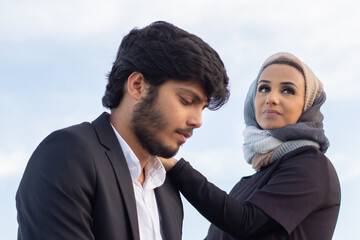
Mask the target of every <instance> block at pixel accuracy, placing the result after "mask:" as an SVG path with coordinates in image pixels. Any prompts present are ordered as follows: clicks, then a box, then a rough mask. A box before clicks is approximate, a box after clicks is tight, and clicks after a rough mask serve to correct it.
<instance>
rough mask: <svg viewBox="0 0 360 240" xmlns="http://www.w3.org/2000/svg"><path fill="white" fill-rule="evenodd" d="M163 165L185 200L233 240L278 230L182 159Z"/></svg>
mask: <svg viewBox="0 0 360 240" xmlns="http://www.w3.org/2000/svg"><path fill="white" fill-rule="evenodd" d="M174 163H175V161H173V160H172V161H169V162H168V163H166V165H167V167H169V169H170V170H169V171H168V174H167V175H168V177H170V178H171V180H172V181H173V182H174V184H175V186H176V187H177V188H178V189H179V190H180V192H181V193H182V194H183V195H184V197H185V198H186V199H187V200H188V201H189V202H190V203H191V204H192V205H193V206H194V207H195V208H196V209H197V210H198V211H199V212H200V213H201V214H202V215H203V216H204V217H205V218H207V219H208V220H209V221H210V222H212V223H213V224H214V225H215V226H217V227H218V228H220V229H221V230H223V231H225V232H226V233H228V234H230V235H232V236H233V237H235V238H239V237H243V236H251V235H255V234H260V233H265V232H268V231H269V230H274V229H278V228H280V227H281V225H280V224H278V223H277V222H276V221H275V220H273V219H272V218H270V217H269V216H268V215H267V214H265V213H264V212H263V211H262V210H261V209H260V208H258V207H256V206H255V205H253V204H251V203H249V202H241V201H239V200H236V199H235V198H233V197H231V196H229V195H228V194H227V193H226V192H225V191H223V190H221V189H219V188H218V187H216V186H215V185H214V184H212V183H210V182H208V181H207V179H206V178H205V177H204V176H203V175H202V174H201V173H199V172H198V171H197V170H195V169H194V168H192V167H191V165H190V164H189V163H188V162H186V161H185V160H183V159H180V161H178V162H177V163H176V164H174Z"/></svg>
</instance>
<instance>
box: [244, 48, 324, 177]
mask: <svg viewBox="0 0 360 240" xmlns="http://www.w3.org/2000/svg"><path fill="white" fill-rule="evenodd" d="M284 61H285V62H290V63H291V62H292V63H295V64H297V65H298V66H299V67H300V68H301V69H302V72H303V74H304V79H305V104H304V109H303V113H302V115H301V116H300V118H299V120H298V122H297V123H296V124H290V125H286V126H284V127H281V128H277V129H273V130H263V129H261V127H260V126H259V124H258V123H257V121H256V117H255V105H254V99H255V95H256V90H257V85H258V79H259V77H260V75H261V73H262V72H263V71H264V69H265V68H266V67H267V66H269V65H271V64H274V63H277V62H284ZM325 99H326V95H325V92H324V91H323V86H322V83H321V82H320V80H319V79H318V78H317V77H316V76H315V74H314V73H313V72H312V71H311V69H310V68H309V67H308V66H307V65H305V64H304V63H303V62H301V61H300V60H299V59H298V58H297V57H295V56H294V55H292V54H290V53H285V52H281V53H276V54H274V55H272V56H270V57H269V58H268V59H266V60H265V62H264V64H263V65H262V67H261V68H260V71H259V74H258V76H257V78H256V79H255V81H254V82H253V83H252V84H251V86H250V88H249V91H248V94H247V97H246V99H245V106H244V119H245V124H246V128H245V130H244V132H243V135H244V138H245V139H244V145H243V150H244V157H245V160H246V161H247V162H248V163H250V164H252V165H253V168H254V169H255V170H259V169H260V168H261V167H263V166H267V165H270V164H272V163H273V162H274V161H276V160H278V159H280V158H281V157H282V156H284V155H285V154H286V153H288V152H291V151H293V150H295V149H297V148H299V147H302V146H314V147H316V148H318V149H320V151H322V152H323V153H325V152H326V150H327V149H328V147H329V141H328V139H327V137H326V136H325V132H324V129H323V123H322V121H323V119H324V117H323V115H322V113H321V112H320V107H321V106H322V105H323V103H324V102H325Z"/></svg>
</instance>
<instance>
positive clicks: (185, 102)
mask: <svg viewBox="0 0 360 240" xmlns="http://www.w3.org/2000/svg"><path fill="white" fill-rule="evenodd" d="M180 100H181V102H182V104H184V105H191V103H192V101H191V99H186V98H183V97H180Z"/></svg>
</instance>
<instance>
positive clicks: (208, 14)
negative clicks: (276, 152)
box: [0, 0, 360, 240]
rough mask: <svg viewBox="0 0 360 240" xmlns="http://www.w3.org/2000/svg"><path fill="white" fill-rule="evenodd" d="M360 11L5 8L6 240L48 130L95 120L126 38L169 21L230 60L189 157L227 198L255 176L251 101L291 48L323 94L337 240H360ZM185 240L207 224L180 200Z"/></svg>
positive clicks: (286, 6) (0, 6) (1, 180)
mask: <svg viewBox="0 0 360 240" xmlns="http://www.w3.org/2000/svg"><path fill="white" fill-rule="evenodd" d="M359 12H360V4H359V3H358V2H357V1H355V0H352V1H351V0H344V1H332V0H327V1H325V0H319V1H310V0H303V1H296V2H294V1H285V0H283V1H280V0H273V1H260V0H255V1H254V0H251V1H250V0H240V1H236V0H234V1H230V0H223V1H215V0H206V1H205V0H198V1H189V0H183V1H174V0H168V1H159V0H155V1H141V0H135V1H130V0H127V1H119V0H118V1H115V0H103V1H95V0H86V1H85V0H62V1H56V0H53V1H45V0H27V1H25V0H15V1H14V0H0V109H1V118H0V126H1V129H0V196H2V197H1V198H0V212H1V217H0V229H1V231H0V232H1V233H0V238H1V239H16V231H17V222H16V209H15V200H14V198H15V192H16V189H17V186H18V184H19V181H20V179H21V175H22V172H23V171H24V168H25V166H26V163H27V160H28V159H29V157H30V155H31V153H32V152H33V150H34V149H35V148H36V146H37V145H38V144H39V143H40V141H41V140H42V139H43V138H44V137H46V136H47V135H48V134H49V133H50V132H52V131H54V130H56V129H59V128H63V127H66V126H69V125H73V124H77V123H79V122H83V121H91V120H93V119H95V118H96V117H97V116H98V115H99V114H100V113H101V112H103V111H104V110H105V109H104V108H103V107H102V105H101V97H102V95H103V92H104V88H105V84H106V74H107V72H108V71H109V70H110V69H111V65H112V62H113V60H114V58H115V54H116V52H117V48H118V46H119V44H120V41H121V39H122V37H123V36H124V35H125V34H127V33H128V32H129V31H130V29H132V28H133V27H143V26H146V25H148V24H149V23H151V22H153V21H156V20H165V21H168V22H171V23H174V24H175V25H177V26H179V27H181V28H184V29H186V30H187V31H189V32H191V33H194V34H196V35H198V36H200V37H201V38H203V39H204V40H205V41H206V42H208V43H209V44H210V45H211V46H212V47H213V48H214V49H216V50H217V51H218V53H219V54H220V56H221V57H222V59H223V61H224V63H225V65H226V68H227V71H228V75H229V77H230V82H231V97H230V100H229V102H228V104H227V105H225V106H224V107H223V108H222V109H220V110H218V111H216V112H211V111H208V110H205V111H204V115H203V126H202V127H201V128H200V129H198V130H196V131H195V133H194V136H193V137H192V138H191V139H190V140H189V141H188V142H187V143H186V144H185V145H184V146H183V147H182V148H181V150H180V152H179V153H178V155H177V156H178V157H185V158H186V159H187V160H189V161H190V162H191V163H192V164H193V166H195V167H196V168H197V169H199V170H200V171H201V172H203V173H204V174H205V176H207V177H208V178H209V179H210V180H211V181H213V182H214V183H215V184H217V185H218V186H220V187H221V188H223V189H224V190H226V191H229V190H230V189H231V188H232V186H233V185H234V184H235V183H236V182H237V181H238V180H239V179H240V178H241V177H242V176H244V175H250V174H252V173H253V170H252V169H251V167H250V166H249V165H248V164H246V163H245V161H244V160H243V157H242V148H241V146H242V142H243V138H242V130H243V128H244V122H243V118H242V109H243V101H244V98H245V94H246V92H247V89H248V86H249V85H250V83H251V82H252V81H253V79H254V78H255V77H256V75H257V71H258V69H259V67H260V65H261V64H262V62H263V61H264V60H265V58H266V57H268V56H269V55H271V54H272V53H275V52H279V51H288V52H291V53H293V54H295V55H296V56H298V57H299V58H300V59H302V60H303V61H304V62H305V63H307V64H308V65H309V66H310V67H311V68H312V69H313V71H314V72H315V74H316V75H317V76H318V77H319V78H320V80H321V81H322V82H323V84H324V88H325V91H326V92H327V101H326V103H325V105H324V106H323V108H322V110H323V113H324V116H325V121H324V128H325V131H326V134H327V136H328V137H329V139H330V143H331V146H330V148H329V150H328V152H327V153H326V155H327V156H328V157H329V158H330V159H331V160H332V162H333V164H334V166H335V168H336V169H337V172H338V175H339V178H340V182H341V187H342V205H341V209H340V216H339V219H338V224H337V227H336V231H335V235H334V238H333V239H337V240H340V239H355V238H356V237H355V236H356V234H357V227H358V226H357V225H358V219H357V216H358V215H359V214H360V207H359V204H358V203H357V202H358V201H357V199H359V198H360V191H359V187H358V186H359V184H360V162H359V161H358V159H357V154H358V152H357V150H356V149H357V147H358V142H359V141H358V140H356V137H357V136H359V135H360V127H359V124H358V119H359V118H360V113H359V111H358V103H359V100H360V95H359V92H358V90H359V89H360V81H359V78H360V68H359V67H358V64H359V57H360V25H359V24H358V23H359V22H360V15H359V14H358V13H359ZM184 205H185V219H184V229H183V233H184V239H185V240H191V239H201V238H203V237H205V235H206V232H207V228H208V225H209V223H208V222H207V220H205V219H204V218H202V217H201V216H200V215H199V214H198V213H197V212H196V210H194V209H193V208H192V207H191V206H190V205H189V204H187V203H186V200H185V201H184Z"/></svg>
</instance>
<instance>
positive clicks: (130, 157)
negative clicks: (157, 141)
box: [110, 123, 166, 189]
mask: <svg viewBox="0 0 360 240" xmlns="http://www.w3.org/2000/svg"><path fill="white" fill-rule="evenodd" d="M110 124H111V123H110ZM111 127H112V128H113V130H114V132H115V135H116V137H117V139H118V141H119V143H120V146H121V149H122V151H123V153H124V156H125V160H126V163H127V165H128V168H129V171H130V175H131V179H132V181H133V182H136V181H137V179H138V178H139V176H140V173H141V165H140V161H139V159H138V158H137V157H136V155H135V153H134V152H133V150H132V149H131V148H130V146H129V145H128V144H127V143H126V142H125V140H124V139H123V138H122V137H121V136H120V134H119V133H118V131H116V129H115V128H114V126H113V125H112V124H111ZM165 178H166V171H165V168H164V166H163V165H162V163H161V162H160V160H159V159H158V158H157V157H156V156H154V157H152V158H151V160H150V161H149V162H148V163H147V164H146V166H145V183H144V188H151V189H154V188H157V187H160V186H161V185H162V184H163V183H164V182H165Z"/></svg>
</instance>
